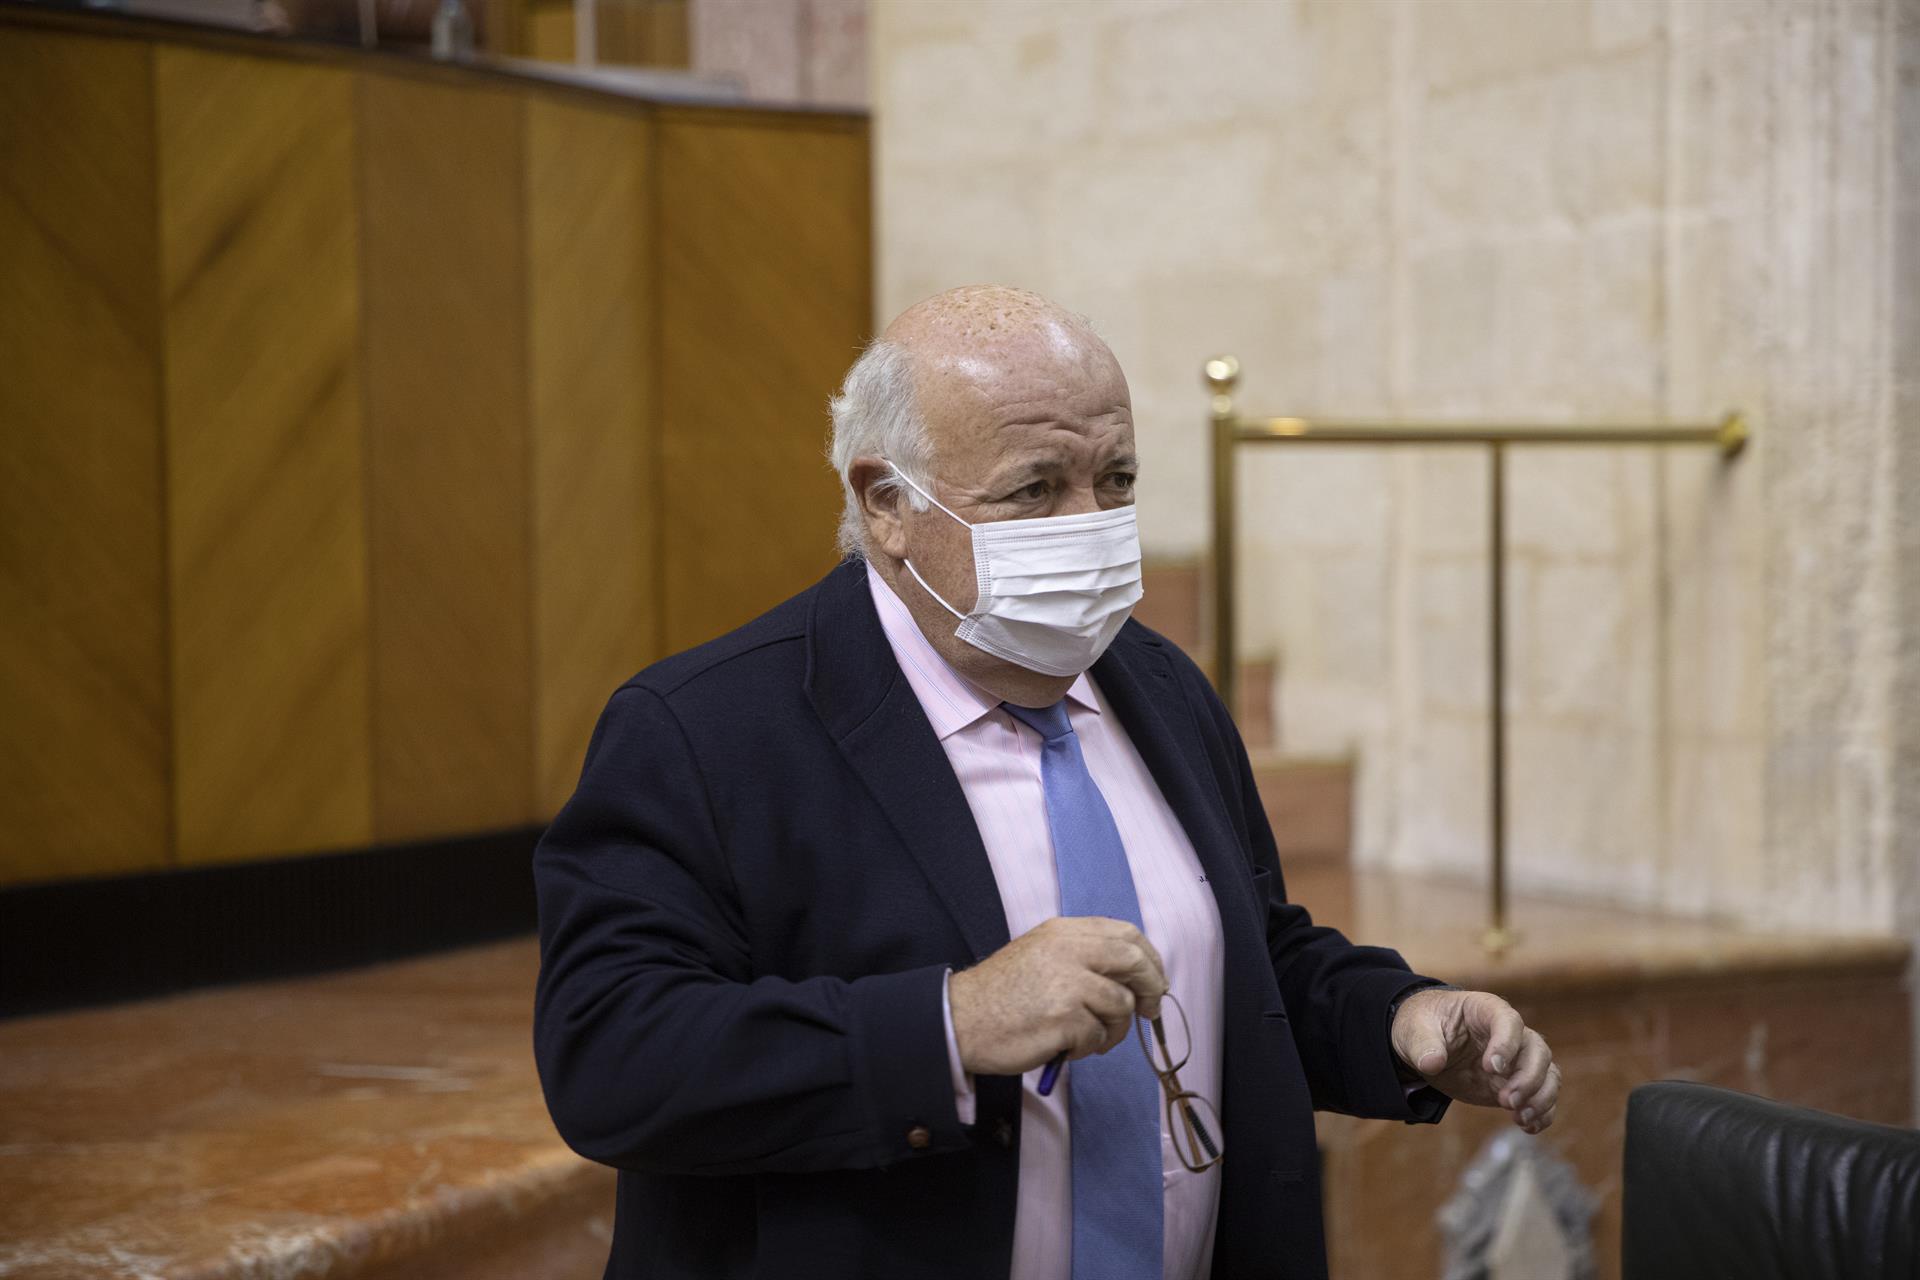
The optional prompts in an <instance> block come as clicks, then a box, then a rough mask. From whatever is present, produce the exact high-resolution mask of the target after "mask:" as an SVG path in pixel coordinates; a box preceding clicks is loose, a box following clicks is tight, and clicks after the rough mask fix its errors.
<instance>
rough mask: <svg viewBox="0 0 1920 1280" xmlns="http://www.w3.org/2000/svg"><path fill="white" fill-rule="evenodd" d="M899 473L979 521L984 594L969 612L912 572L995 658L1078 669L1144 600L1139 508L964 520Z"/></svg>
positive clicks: (1063, 671) (976, 558)
mask: <svg viewBox="0 0 1920 1280" xmlns="http://www.w3.org/2000/svg"><path fill="white" fill-rule="evenodd" d="M894 474H896V475H898V476H899V477H900V478H901V479H902V480H905V481H906V482H907V484H908V486H910V487H911V488H912V489H913V491H914V492H915V493H917V494H919V495H920V496H921V497H923V498H925V499H926V500H927V501H928V502H931V503H932V504H933V505H934V506H936V507H939V508H940V509H941V510H942V511H946V513H947V514H948V515H949V516H952V517H953V519H955V520H959V521H960V523H961V524H963V525H967V527H968V528H969V529H971V530H973V572H974V577H975V579H976V580H977V581H978V583H979V588H980V596H979V599H977V600H976V601H975V602H974V606H973V611H972V612H971V613H961V612H960V611H959V610H958V609H956V608H954V607H953V606H952V605H950V604H948V603H947V601H946V599H945V598H944V597H942V596H941V594H940V593H939V592H938V591H935V590H934V589H933V588H932V587H930V586H927V580H926V579H925V578H923V577H921V576H920V571H919V570H918V569H916V568H914V567H913V561H911V560H909V561H907V562H906V565H907V572H908V573H911V574H912V575H913V577H914V581H916V582H918V583H919V584H920V585H921V586H922V587H925V588H926V591H927V594H928V595H930V596H932V597H933V598H934V599H935V600H938V601H940V604H941V606H942V607H943V608H945V609H946V611H947V612H948V613H950V614H952V615H953V616H954V617H956V618H958V619H960V625H959V627H958V628H956V629H955V631H954V633H953V634H954V635H955V636H956V637H958V638H959V639H961V640H964V641H965V642H966V643H968V644H970V645H972V646H973V647H974V648H976V649H979V650H981V651H983V652H985V653H990V654H992V655H993V656H994V657H996V658H1005V659H1006V660H1007V661H1008V662H1012V663H1016V664H1018V665H1020V666H1023V667H1025V668H1027V669H1028V670H1029V671H1038V672H1040V673H1041V674H1043V675H1049V676H1077V675H1079V674H1080V673H1081V672H1083V671H1085V670H1086V669H1087V668H1088V667H1091V666H1092V665H1093V664H1094V663H1095V662H1096V661H1097V660H1098V659H1099V657H1100V655H1101V654H1103V653H1105V652H1106V651H1107V646H1108V645H1109V644H1111V643H1112V642H1113V637H1114V636H1115V635H1117V634H1118V633H1119V631H1120V628H1121V627H1122V626H1124V625H1125V624H1126V621H1127V617H1128V615H1130V614H1131V613H1132V612H1133V606H1134V604H1135V603H1136V602H1137V601H1138V600H1139V599H1140V590H1141V589H1140V530H1139V526H1138V525H1137V523H1136V522H1135V520H1134V514H1133V507H1132V506H1130V505H1129V506H1125V507H1115V508H1114V509H1113V510H1111V511H1088V512H1083V513H1082V514H1080V515H1072V516H1037V517H1035V518H1033V519H1030V520H992V521H988V522H986V523H984V524H967V522H966V521H965V520H960V517H959V516H956V515H954V514H953V512H951V511H948V510H947V508H946V507H945V506H943V505H942V504H941V502H940V500H939V499H938V498H936V497H934V496H933V495H932V494H930V493H928V492H927V491H926V490H925V489H922V488H921V487H920V486H919V485H917V484H914V483H913V481H912V479H910V478H909V477H908V476H907V474H906V473H905V472H903V471H901V470H900V469H899V468H898V467H895V468H894Z"/></svg>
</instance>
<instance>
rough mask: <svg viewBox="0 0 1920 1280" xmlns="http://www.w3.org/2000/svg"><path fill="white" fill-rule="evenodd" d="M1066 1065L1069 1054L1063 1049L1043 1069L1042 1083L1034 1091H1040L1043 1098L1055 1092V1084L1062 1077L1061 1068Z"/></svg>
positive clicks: (1041, 1074) (1041, 1073)
mask: <svg viewBox="0 0 1920 1280" xmlns="http://www.w3.org/2000/svg"><path fill="white" fill-rule="evenodd" d="M1066 1065H1067V1055H1066V1052H1065V1051H1064V1050H1063V1051H1061V1052H1060V1053H1059V1054H1058V1055H1056V1056H1055V1058H1054V1060H1053V1061H1052V1062H1049V1063H1048V1064H1047V1065H1046V1066H1045V1067H1044V1068H1042V1069H1041V1072H1040V1083H1039V1085H1038V1086H1037V1087H1036V1088H1035V1089H1034V1092H1035V1093H1038V1094H1039V1095H1040V1096H1041V1097H1043V1098H1044V1097H1046V1096H1047V1095H1049V1094H1051V1093H1052V1092H1053V1086H1054V1085H1055V1084H1056V1083H1058V1081H1059V1079H1060V1068H1062V1067H1064V1066H1066Z"/></svg>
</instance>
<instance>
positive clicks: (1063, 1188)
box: [867, 568, 1223, 1280]
mask: <svg viewBox="0 0 1920 1280" xmlns="http://www.w3.org/2000/svg"><path fill="white" fill-rule="evenodd" d="M867 582H868V586H869V588H870V589H871V591H872V593H873V603H874V607H875V608H876V609H878V610H879V613H880V624H881V626H883V627H884V628H885V629H886V633H887V640H888V642H889V643H890V644H892V646H893V655H894V657H895V658H897V659H898V660H899V663H900V669H901V670H902V671H903V672H905V673H906V677H907V683H908V684H910V685H911V686H912V687H913V691H914V693H915V695H916V696H918V698H919V699H920V706H921V708H922V709H923V710H924V711H925V712H926V715H927V719H928V720H929V721H930V722H931V723H932V725H933V731H934V733H935V734H936V735H937V736H938V737H939V739H940V745H941V746H942V747H943V748H945V750H946V753H947V760H948V762H949V763H950V764H952V766H953V772H954V775H955V776H956V777H957V778H958V779H959V781H960V789H961V790H962V791H963V792H965V793H966V797H967V804H968V806H969V807H970V808H971V809H972V810H973V820H974V822H975V823H976V824H977V825H978V826H979V828H980V841H981V843H982V844H984V845H985V846H986V850H987V859H988V861H990V862H991V863H992V864H993V876H994V880H995V882H996V883H997V884H998V885H999V889H1000V905H1001V907H1002V909H1003V910H1004V911H1005V912H1006V917H1007V929H1008V932H1009V934H1010V935H1011V936H1013V937H1016V938H1017V937H1019V936H1020V935H1021V934H1023V933H1025V932H1027V930H1029V929H1031V928H1033V927H1034V926H1035V925H1037V924H1039V923H1040V922H1041V921H1043V920H1046V919H1049V918H1051V917H1053V916H1057V915H1059V914H1060V882H1059V877H1058V875H1057V873H1056V872H1055V869H1054V864H1053V842H1052V839H1051V838H1050V837H1049V836H1048V834H1047V811H1046V798H1045V795H1044V793H1043V792H1042V790H1041V782H1040V736H1039V735H1038V734H1037V733H1035V732H1034V731H1033V730H1031V729H1029V728H1027V727H1025V726H1024V725H1021V724H1019V723H1017V722H1016V721H1015V720H1014V719H1013V717H1012V716H1009V715H1008V714H1007V713H1006V712H1005V711H1004V710H1002V709H1001V708H1000V704H999V700H998V699H996V698H994V697H993V696H991V695H990V694H987V693H985V692H983V691H982V690H981V689H980V688H979V687H977V686H976V685H974V684H972V683H970V682H969V681H967V680H966V679H965V678H964V677H962V676H961V675H960V674H959V673H958V672H956V671H954V669H953V668H952V667H950V666H948V665H947V662H946V660H945V659H944V658H942V657H941V656H940V654H939V653H938V651H936V650H935V649H934V647H933V645H932V644H930V643H928V641H927V638H926V637H925V636H924V635H922V634H921V633H920V627H919V624H918V623H916V622H915V621H914V620H913V615H912V614H910V613H908V612H907V607H906V606H905V605H904V604H902V603H901V602H900V599H899V597H898V596H896V595H894V593H893V589H892V588H891V587H889V586H888V585H887V584H886V582H885V581H884V580H883V579H882V578H881V577H880V575H879V574H877V573H875V572H873V570H872V569H871V568H869V569H868V570H867ZM1067 718H1068V720H1069V722H1070V723H1071V724H1072V725H1073V730H1074V733H1075V735H1076V736H1078V737H1079V739H1080V748H1081V751H1082V753H1083V754H1084V756H1085V757H1086V761H1087V771H1088V772H1089V773H1090V774H1092V775H1093V780H1094V782H1095V784H1096V785H1098V786H1099V788H1100V794H1101V795H1102V796H1104V797H1106V801H1107V805H1108V807H1109V808H1111V809H1112V810H1113V818H1114V822H1115V824H1116V825H1118V827H1119V828H1120V839H1121V843H1122V844H1124V845H1125V846H1126V853H1127V866H1128V867H1129V869H1130V870H1131V871H1132V872H1133V885H1134V891H1135V893H1136V894H1137V895H1138V897H1139V899H1140V918H1141V922H1142V923H1143V924H1144V925H1145V927H1146V935H1147V937H1148V939H1150V940H1151V941H1152V942H1153V945H1154V946H1155V947H1156V948H1158V950H1159V952H1160V957H1161V959H1162V960H1163V961H1164V962H1165V964H1166V969H1167V982H1168V984H1169V985H1170V986H1171V987H1172V989H1173V994H1174V997H1175V998H1176V999H1178V1000H1179V1002H1180V1004H1181V1005H1182V1007H1184V1008H1185V1009H1186V1012H1187V1018H1188V1021H1189V1023H1190V1024H1191V1027H1192V1033H1193V1053H1192V1058H1191V1061H1190V1062H1189V1064H1188V1065H1187V1067H1186V1068H1184V1069H1183V1070H1182V1071H1181V1072H1180V1081H1181V1083H1182V1084H1184V1085H1185V1086H1186V1087H1187V1088H1189V1089H1192V1090H1194V1091H1195V1092H1197V1093H1199V1094H1200V1095H1201V1096H1202V1097H1205V1098H1207V1099H1208V1100H1210V1101H1212V1102H1214V1103H1215V1104H1216V1105H1217V1104H1218V1103H1219V1101H1220V1052H1221V1040H1220V1023H1221V970H1222V964H1223V953H1222V950H1221V939H1220V914H1219V909H1218V906H1217V904H1216V903H1215V902H1214V898H1213V892H1212V891H1211V890H1210V889H1209V888H1208V887H1207V881H1206V876H1205V874H1204V873H1203V872H1202V871H1201V869H1200V860H1199V858H1198V857H1197V856H1195V854H1194V851H1193V845H1192V844H1191V843H1189V841H1188V840H1187V835H1186V832H1185V831H1184V830H1183V829H1182V828H1181V826H1180V821H1179V819H1178V818H1176V817H1174V814H1173V810H1172V809H1170V808H1169V807H1168V806H1167V801H1166V798H1165V797H1164V796H1162V795H1161V794H1160V788H1159V786H1158V784H1156V783H1155V782H1154V780H1153V775H1152V774H1151V773H1149V772H1148V771H1147V766H1146V764H1145V763H1144V762H1143V761H1142V760H1141V759H1140V753H1139V752H1138V751H1136V750H1135V749H1134V746H1133V742H1132V740H1131V739H1129V738H1128V737H1127V731H1126V730H1125V729H1124V728H1123V727H1122V726H1121V724H1120V721H1119V719H1118V718H1117V717H1116V716H1114V714H1113V713H1112V711H1111V710H1110V709H1109V708H1108V706H1107V703H1106V700H1105V699H1104V698H1102V697H1101V695H1100V690H1099V688H1098V687H1097V686H1096V685H1095V684H1094V683H1093V681H1092V679H1091V678H1089V677H1088V676H1085V675H1082V676H1081V677H1080V678H1079V679H1078V680H1075V681H1074V682H1073V686H1072V688H1070V689H1068V690H1067ZM1112 1052H1114V1053H1138V1052H1140V1049H1139V1046H1138V1045H1137V1044H1135V1043H1133V1042H1132V1041H1128V1042H1127V1043H1124V1044H1122V1045H1120V1046H1118V1047H1117V1048H1115V1049H1113V1050H1112ZM947 1056H948V1061H949V1065H950V1067H951V1069H952V1072H953V1082H954V1096H955V1099H956V1101H957V1103H958V1104H959V1107H960V1118H961V1120H962V1121H963V1122H965V1123H972V1120H973V1107H974V1098H973V1083H972V1080H971V1078H970V1077H968V1076H967V1075H966V1074H965V1073H964V1072H963V1071H962V1070H961V1068H960V1055H959V1051H958V1049H957V1048H956V1047H955V1044H954V1038H953V1021H952V1018H951V1016H949V1017H948V1019H947ZM1039 1080H1040V1072H1039V1070H1038V1069H1037V1068H1036V1069H1035V1070H1033V1071H1029V1072H1028V1073H1027V1074H1026V1078H1025V1089H1024V1091H1023V1092H1022V1094H1021V1098H1020V1192H1019V1199H1018V1202H1017V1204H1016V1207H1015V1212H1014V1228H1013V1270H1012V1274H1011V1280H1069V1276H1070V1274H1071V1271H1070V1268H1071V1257H1070V1254H1071V1247H1072V1240H1073V1236H1072V1230H1071V1223H1072V1219H1073V1166H1072V1162H1071V1149H1070V1147H1069V1145H1068V1133H1067V1098H1068V1095H1069V1091H1070V1090H1071V1089H1072V1087H1073V1069H1072V1067H1071V1066H1069V1067H1068V1068H1067V1070H1066V1071H1065V1072H1064V1073H1063V1074H1062V1076H1061V1078H1060V1082H1059V1084H1058V1085H1057V1086H1056V1087H1055V1089H1054V1091H1053V1093H1052V1095H1051V1096H1049V1097H1045V1098H1043V1097H1041V1096H1040V1095H1039V1094H1038V1093H1037V1092H1035V1090H1036V1087H1037V1086H1038V1083H1039ZM1160 1151H1161V1165H1162V1170H1163V1173H1162V1175H1161V1179H1162V1185H1163V1186H1164V1187H1165V1192H1166V1201H1165V1204H1166V1241H1165V1276H1166V1280H1206V1277H1207V1276H1208V1274H1209V1273H1210V1271H1211V1269H1212V1259H1213V1228H1214V1218H1215V1215H1216V1212H1217V1210H1218V1207H1219V1201H1220V1167H1219V1166H1218V1165H1215V1166H1214V1167H1213V1168H1212V1169H1209V1170H1208V1171H1207V1172H1205V1173H1199V1174H1196V1173H1190V1172H1188V1170H1187V1168H1186V1167H1185V1166H1184V1165H1182V1164H1181V1163H1180V1159H1179V1157H1178V1156H1177V1155H1175V1154H1174V1149H1173V1142H1172V1139H1171V1138H1170V1137H1169V1135H1168V1133H1167V1118H1166V1114H1165V1111H1164V1109H1163V1110H1162V1112H1161V1116H1160Z"/></svg>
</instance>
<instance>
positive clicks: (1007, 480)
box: [988, 453, 1140, 493]
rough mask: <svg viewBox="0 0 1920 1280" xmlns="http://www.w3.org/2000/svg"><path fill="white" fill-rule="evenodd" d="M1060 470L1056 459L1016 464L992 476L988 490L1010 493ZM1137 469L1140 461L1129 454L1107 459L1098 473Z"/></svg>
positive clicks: (1058, 461)
mask: <svg viewBox="0 0 1920 1280" xmlns="http://www.w3.org/2000/svg"><path fill="white" fill-rule="evenodd" d="M1062 469H1063V468H1062V464H1061V462H1060V459H1059V458H1057V457H1054V458H1034V459H1031V460H1029V461H1027V462H1023V463H1020V464H1017V465H1016V466H1015V468H1014V469H1013V470H1012V471H1009V472H1007V473H1005V474H1004V475H996V476H994V477H993V479H992V481H991V482H990V483H989V485H988V488H989V489H990V490H991V491H993V492H996V493H1010V492H1012V491H1013V490H1015V489H1024V488H1026V487H1027V486H1028V485H1030V484H1032V483H1033V482H1034V481H1036V480H1044V479H1046V478H1047V477H1049V476H1051V475H1054V474H1057V473H1058V472H1059V471H1061V470H1062ZM1139 469H1140V459H1139V458H1137V457H1136V456H1134V455H1133V454H1131V453H1123V454H1120V455H1118V456H1116V457H1113V458H1109V459H1107V461H1105V462H1104V463H1102V464H1101V465H1100V472H1101V474H1103V475H1104V474H1106V473H1108V472H1112V471H1138V470H1139Z"/></svg>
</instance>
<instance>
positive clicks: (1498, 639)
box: [1480, 440, 1518, 955]
mask: <svg viewBox="0 0 1920 1280" xmlns="http://www.w3.org/2000/svg"><path fill="white" fill-rule="evenodd" d="M1487 517H1488V519H1487V561H1488V563H1489V564H1490V565H1491V566H1492V572H1491V578H1490V581H1489V582H1488V584H1487V641H1488V643H1487V653H1488V662H1487V680H1488V686H1487V703H1488V707H1489V712H1488V715H1489V720H1490V723H1489V724H1488V737H1487V740H1488V743H1489V747H1490V749H1489V751H1488V760H1487V767H1488V769H1490V770H1491V771H1492V776H1491V777H1490V778H1489V780H1488V781H1489V785H1488V788H1487V793H1488V796H1489V801H1488V803H1489V812H1488V814H1487V821H1488V826H1489V829H1490V831H1491V833H1492V852H1493V866H1492V867H1491V868H1490V874H1489V884H1488V896H1489V898H1490V904H1489V905H1490V908H1491V910H1490V917H1491V922H1490V923H1489V924H1488V925H1487V929H1486V932H1484V933H1482V934H1481V935H1480V945H1481V946H1483V947H1485V948H1486V949H1487V950H1488V951H1489V952H1490V953H1492V954H1494V955H1499V954H1501V953H1502V952H1504V951H1506V950H1507V948H1509V947H1511V946H1512V945H1513V944H1514V943H1515V942H1516V941H1518V938H1517V937H1516V935H1515V934H1514V932H1513V930H1511V929H1509V928H1508V927H1507V447H1506V445H1504V444H1502V443H1501V442H1500V441H1498V440H1496V441H1494V442H1493V443H1491V444H1489V445H1488V446H1487Z"/></svg>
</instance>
